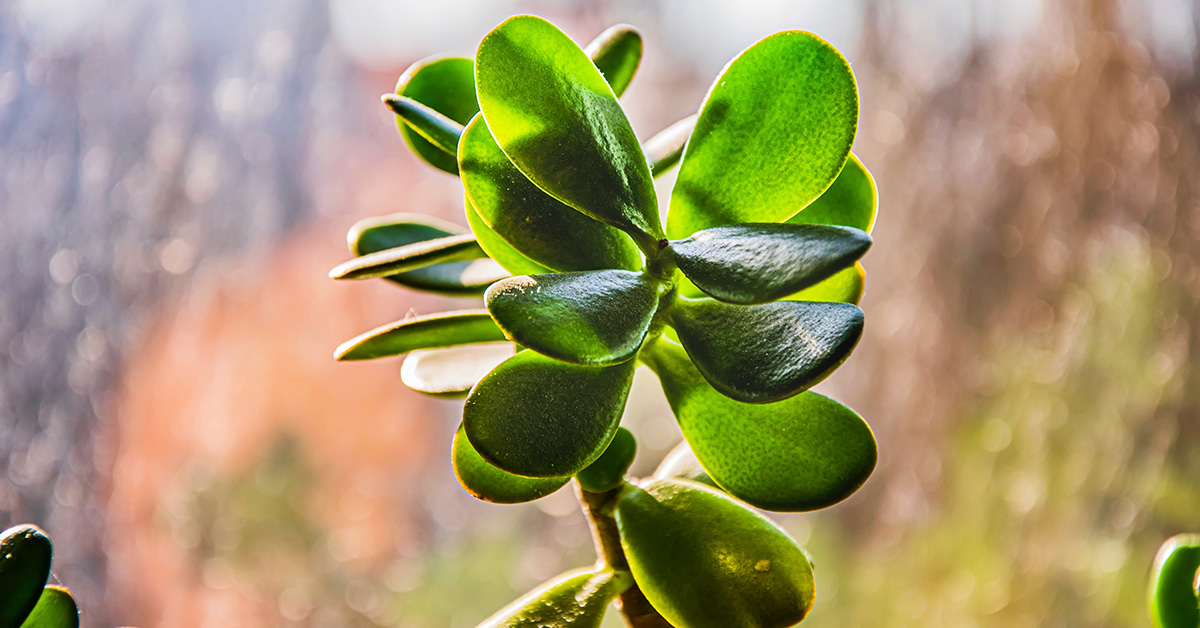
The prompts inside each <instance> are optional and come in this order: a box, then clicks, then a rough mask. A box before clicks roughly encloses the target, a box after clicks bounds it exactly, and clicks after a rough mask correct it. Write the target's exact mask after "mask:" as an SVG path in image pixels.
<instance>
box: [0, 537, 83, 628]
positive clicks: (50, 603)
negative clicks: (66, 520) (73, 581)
mask: <svg viewBox="0 0 1200 628" xmlns="http://www.w3.org/2000/svg"><path fill="white" fill-rule="evenodd" d="M52 553H53V552H52V546H51V543H50V539H49V538H48V537H47V536H46V534H45V533H44V532H42V531H41V530H40V529H38V528H37V527H36V526H31V525H19V526H14V527H12V528H9V529H7V530H5V531H4V532H3V533H0V628H78V626H79V611H78V609H77V608H76V606H75V600H74V599H73V598H72V597H71V594H70V592H69V591H67V590H66V589H65V588H63V587H59V586H55V585H47V584H46V582H47V580H48V579H49V578H50V562H51V555H52Z"/></svg>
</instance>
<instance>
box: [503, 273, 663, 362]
mask: <svg viewBox="0 0 1200 628" xmlns="http://www.w3.org/2000/svg"><path fill="white" fill-rule="evenodd" d="M483 298H484V301H485V302H486V303H487V308H488V312H490V313H491V315H492V318H494V319H496V323H497V324H499V325H500V327H501V328H502V329H503V330H504V331H505V333H507V334H508V335H509V337H510V338H512V339H513V340H515V341H516V342H517V344H520V345H521V346H523V347H526V348H529V349H533V350H534V351H537V352H538V353H541V354H544V355H547V356H550V357H552V358H556V359H559V360H563V361H565V362H571V363H574V364H589V365H605V364H615V363H618V362H624V361H626V360H628V359H630V358H632V357H633V356H634V354H636V353H637V350H638V348H639V347H641V346H642V341H643V340H644V339H645V338H646V332H647V331H648V330H649V329H650V320H651V319H652V318H653V317H654V311H655V308H656V307H657V306H658V284H656V283H655V282H653V281H651V280H650V279H648V278H647V277H646V275H644V274H642V273H635V272H630V271H628V270H595V271H586V272H579V273H552V274H548V275H532V276H529V275H526V276H522V277H511V278H509V279H505V280H503V281H499V282H496V283H495V284H492V286H491V287H490V288H488V290H487V292H486V293H484V297H483Z"/></svg>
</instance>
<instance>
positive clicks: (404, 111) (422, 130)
mask: <svg viewBox="0 0 1200 628" xmlns="http://www.w3.org/2000/svg"><path fill="white" fill-rule="evenodd" d="M380 100H382V101H383V104H385V105H387V107H388V109H391V110H392V113H394V114H396V117H398V118H400V119H401V120H403V121H404V122H405V123H406V124H408V126H409V128H411V129H412V130H414V131H416V132H417V133H418V134H419V135H420V136H421V137H423V138H425V140H427V141H428V142H429V143H430V144H433V146H434V147H436V148H439V149H441V150H442V151H443V152H445V153H447V154H450V155H457V154H458V138H460V137H462V133H463V125H462V124H459V123H458V122H455V121H454V120H451V119H450V118H447V117H446V116H444V115H442V114H440V113H438V112H437V111H435V110H433V109H432V108H430V107H427V106H425V105H422V104H421V103H419V102H417V101H415V100H413V99H412V98H407V97H405V96H397V95H396V94H384V95H383V96H382V97H381V98H380Z"/></svg>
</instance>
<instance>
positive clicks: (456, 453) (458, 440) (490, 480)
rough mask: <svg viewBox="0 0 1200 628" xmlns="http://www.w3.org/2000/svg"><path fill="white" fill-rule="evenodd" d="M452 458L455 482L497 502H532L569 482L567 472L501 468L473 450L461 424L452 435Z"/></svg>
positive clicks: (485, 499) (569, 478)
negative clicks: (537, 474) (534, 473)
mask: <svg viewBox="0 0 1200 628" xmlns="http://www.w3.org/2000/svg"><path fill="white" fill-rule="evenodd" d="M451 457H452V459H453V461H454V476H455V477H457V478H458V483H459V484H461V485H462V487H463V488H464V489H465V490H466V491H467V492H468V493H470V494H471V495H472V496H474V497H475V498H477V499H482V500H483V501H487V502H492V503H496V504H520V503H524V502H529V501H533V500H535V499H539V498H542V497H545V496H547V495H549V494H550V493H553V492H554V491H557V490H558V489H560V488H562V487H563V486H564V485H565V484H566V483H567V482H570V481H571V476H569V475H568V476H566V477H561V478H526V477H521V476H519V475H513V474H511V473H506V472H504V471H501V470H500V469H497V468H496V467H494V466H492V464H491V463H489V462H488V461H486V460H484V459H483V457H482V456H480V455H479V452H477V451H475V448H474V447H473V446H471V441H470V440H468V439H467V433H466V431H465V430H464V429H463V428H462V427H459V428H458V432H456V433H455V434H454V443H453V445H451Z"/></svg>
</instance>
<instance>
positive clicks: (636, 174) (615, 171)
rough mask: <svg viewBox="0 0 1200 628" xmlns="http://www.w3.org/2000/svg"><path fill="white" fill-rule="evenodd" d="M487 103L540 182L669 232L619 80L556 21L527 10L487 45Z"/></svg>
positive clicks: (504, 144)
mask: <svg viewBox="0 0 1200 628" xmlns="http://www.w3.org/2000/svg"><path fill="white" fill-rule="evenodd" d="M475 82H476V85H477V86H478V90H479V104H480V106H481V107H482V109H483V115H484V118H486V119H487V125H488V128H489V129H490V130H491V132H492V135H493V136H495V138H496V141H497V143H499V144H500V147H501V148H502V149H503V150H504V153H505V154H506V155H508V158H509V159H510V160H511V161H512V162H513V163H514V164H516V166H517V168H518V169H520V171H521V172H523V173H524V174H525V176H526V177H528V178H529V179H530V180H531V181H533V182H534V183H535V184H536V185H537V186H538V187H540V188H542V189H543V190H545V191H546V192H548V193H549V194H550V195H551V196H553V197H555V198H557V199H558V200H560V201H562V202H564V203H566V204H567V205H570V206H571V207H574V208H575V209H578V210H579V211H582V212H584V213H585V214H588V215H589V216H592V217H593V218H595V219H597V220H599V221H601V222H605V223H608V224H611V225H613V226H615V227H618V228H621V229H623V230H625V231H626V232H628V233H629V234H630V235H631V236H633V237H634V238H636V239H638V240H639V243H638V244H639V246H640V247H641V248H642V249H643V250H650V247H652V246H654V244H655V243H656V242H657V241H658V240H659V239H661V238H662V227H661V226H660V224H659V221H658V201H657V199H656V197H655V192H654V182H653V179H652V178H651V176H650V166H649V165H648V164H647V163H646V158H645V157H644V156H643V155H642V149H641V146H639V145H638V141H637V136H636V135H634V133H633V129H632V128H631V127H630V126H629V120H628V119H627V118H626V117H625V112H624V111H623V110H622V109H621V105H620V104H619V103H618V102H617V98H616V96H615V95H614V94H613V91H612V88H610V87H609V85H608V83H606V82H605V80H604V77H603V76H601V74H600V71H599V70H597V69H596V66H595V65H593V63H592V61H591V60H590V59H589V58H588V56H587V55H586V54H585V53H584V52H583V50H581V49H580V48H579V46H577V45H575V42H573V41H571V38H569V37H567V35H566V34H565V33H563V32H562V31H560V30H558V28H557V27H555V26H554V25H553V24H551V23H549V22H547V21H546V20H543V19H542V18H539V17H534V16H531V15H519V16H516V17H512V18H509V19H508V20H505V21H504V22H503V23H502V24H500V26H497V27H496V28H495V29H494V30H493V31H492V32H490V33H488V34H487V36H486V37H484V38H483V41H482V42H481V43H480V44H479V51H478V52H477V53H476V60H475Z"/></svg>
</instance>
